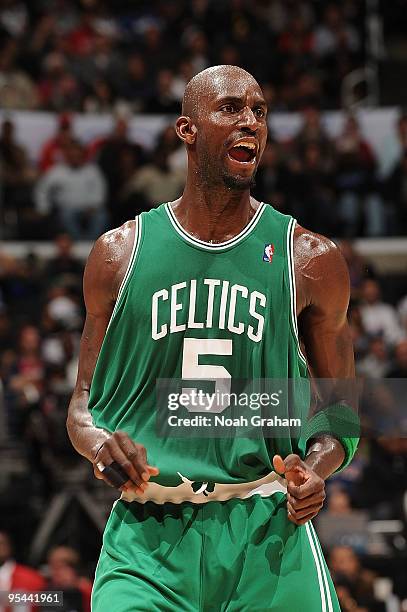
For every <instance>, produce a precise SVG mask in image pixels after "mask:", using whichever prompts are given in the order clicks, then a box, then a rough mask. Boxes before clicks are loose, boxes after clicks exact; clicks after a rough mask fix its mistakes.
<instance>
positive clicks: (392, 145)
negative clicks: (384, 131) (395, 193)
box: [378, 110, 407, 180]
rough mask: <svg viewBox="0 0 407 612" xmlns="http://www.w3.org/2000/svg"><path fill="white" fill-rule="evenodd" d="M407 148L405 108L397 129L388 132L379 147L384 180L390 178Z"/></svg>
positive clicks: (381, 172) (397, 121)
mask: <svg viewBox="0 0 407 612" xmlns="http://www.w3.org/2000/svg"><path fill="white" fill-rule="evenodd" d="M406 149H407V111H406V110H404V111H403V112H402V114H401V115H400V117H398V118H397V120H396V124H395V129H394V131H393V133H392V134H388V135H387V136H386V137H385V139H384V142H382V143H381V145H380V147H379V148H378V154H379V163H380V170H379V175H380V177H381V179H382V180H386V179H388V177H389V176H390V175H391V174H392V172H393V171H394V169H395V168H396V166H397V165H398V164H399V163H400V162H401V159H402V157H403V152H404V151H405V150H406Z"/></svg>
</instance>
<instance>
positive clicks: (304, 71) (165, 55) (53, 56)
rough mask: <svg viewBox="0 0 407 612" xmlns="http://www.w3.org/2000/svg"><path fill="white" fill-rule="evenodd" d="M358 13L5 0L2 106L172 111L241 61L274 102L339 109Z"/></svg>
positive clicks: (354, 2)
mask: <svg viewBox="0 0 407 612" xmlns="http://www.w3.org/2000/svg"><path fill="white" fill-rule="evenodd" d="M363 11H364V3H363V2H360V1H358V0H346V2H328V3H327V2H323V1H322V0H300V1H299V0H284V1H282V0H191V1H187V0H158V1H156V2H147V1H146V0H139V1H138V2H131V1H130V0H118V1H116V2H113V1H111V0H76V1H73V0H47V1H45V0H34V1H33V0H31V1H30V2H28V0H3V2H2V3H1V5H0V107H3V108H13V109H30V110H31V109H46V110H53V111H62V110H65V109H69V110H76V111H84V112H112V111H113V110H114V109H115V108H116V107H117V105H120V104H123V103H124V104H126V105H127V106H129V107H130V108H131V109H132V110H133V111H137V112H146V113H162V112H164V113H165V112H177V111H178V109H179V102H180V100H181V98H182V94H183V90H184V86H185V83H186V82H187V81H188V80H189V79H190V78H191V77H192V76H194V74H196V73H197V72H199V71H200V70H203V69H204V68H206V67H208V66H210V65H214V64H237V65H239V66H242V67H244V68H247V69H248V70H249V71H250V72H252V73H253V74H254V75H255V77H256V78H257V79H258V81H259V82H260V83H261V84H262V85H263V86H264V88H265V91H266V92H267V97H268V99H269V102H270V106H272V107H273V108H275V109H280V110H281V109H282V110H297V109H300V108H302V107H303V106H304V104H309V103H313V104H317V105H319V106H321V107H323V108H338V107H339V106H340V97H341V95H340V94H341V91H340V88H341V82H342V79H343V77H344V76H345V75H346V74H348V73H349V72H351V71H352V70H354V69H355V68H358V67H360V66H361V65H363V64H364V59H365V58H364V53H365V48H364V43H363V39H364V35H365V16H364V12H363ZM269 57H270V58H271V57H272V58H273V61H271V62H267V61H265V59H266V58H269Z"/></svg>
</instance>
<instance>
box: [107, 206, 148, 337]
mask: <svg viewBox="0 0 407 612" xmlns="http://www.w3.org/2000/svg"><path fill="white" fill-rule="evenodd" d="M135 225H136V227H135V232H134V241H133V246H132V249H131V254H130V259H129V263H128V264H127V268H126V272H125V275H124V277H123V280H122V282H121V283H120V287H119V292H118V294H117V300H116V303H115V305H114V308H113V312H112V314H111V316H110V319H109V323H108V325H107V328H106V333H107V331H108V329H109V327H110V324H111V322H112V321H113V319H114V316H115V314H116V312H117V309H118V307H119V304H120V302H121V298H122V296H123V293H124V290H125V289H126V287H127V285H128V282H129V278H130V276H131V273H132V271H133V268H134V264H135V261H136V259H137V253H138V251H139V248H140V243H141V230H142V217H141V215H140V216H138V217H136V218H135Z"/></svg>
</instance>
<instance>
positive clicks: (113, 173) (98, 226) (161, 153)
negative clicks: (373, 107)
mask: <svg viewBox="0 0 407 612" xmlns="http://www.w3.org/2000/svg"><path fill="white" fill-rule="evenodd" d="M39 144H41V146H40V147H39V150H40V153H39V156H38V159H36V160H34V161H32V160H30V159H29V156H28V154H27V150H26V148H25V147H24V144H23V143H22V142H20V141H19V140H17V138H16V129H15V124H14V123H13V121H12V119H11V118H7V117H6V118H4V119H3V122H2V124H1V126H0V185H1V189H0V231H1V232H2V237H3V238H10V239H20V240H29V239H30V240H33V239H34V240H41V239H51V238H54V237H55V236H56V235H57V234H58V233H60V232H63V231H67V232H69V233H70V235H71V236H72V237H73V238H74V239H78V240H80V239H82V240H94V239H95V238H97V237H98V236H99V235H100V234H101V233H102V232H103V231H105V230H107V229H110V228H112V227H117V226H119V225H120V224H122V223H123V222H124V221H126V220H128V219H130V218H133V217H134V216H135V215H136V214H138V213H140V212H141V211H143V210H149V209H150V208H152V207H155V206H158V205H159V204H160V203H161V202H165V201H170V200H173V199H176V198H177V197H178V196H180V195H181V193H182V190H183V186H184V183H185V175H186V152H185V148H184V145H183V144H182V143H181V141H180V140H179V139H178V137H177V135H176V133H175V130H174V127H173V125H172V123H168V125H167V127H165V128H164V129H163V130H162V131H161V133H159V134H158V135H157V137H156V140H155V143H154V146H153V148H152V150H150V149H147V148H146V147H145V146H142V145H141V144H140V143H138V142H135V141H134V138H131V136H130V129H129V116H128V115H126V114H125V113H119V114H118V115H117V116H115V119H114V122H113V127H112V129H111V131H110V132H108V133H105V134H104V133H102V134H98V135H97V136H95V137H94V138H93V139H92V140H90V141H89V142H86V143H84V142H83V140H81V138H80V134H79V133H78V131H77V128H76V127H75V117H74V116H72V115H71V114H69V113H61V114H60V115H58V116H57V117H56V128H55V133H54V134H53V135H52V136H51V137H50V138H48V139H46V140H45V141H44V142H42V143H39ZM406 185H407V114H406V113H403V112H402V113H400V115H399V117H398V118H397V119H396V120H395V122H394V125H393V127H392V129H391V130H390V132H389V133H388V134H387V135H385V136H384V140H383V143H382V144H381V147H380V151H379V152H376V151H375V150H373V148H372V146H371V145H370V144H369V142H368V141H367V140H366V138H365V136H364V134H363V132H362V130H361V127H360V124H359V122H358V118H357V116H356V115H351V114H348V115H345V118H344V122H343V127H342V129H341V130H340V132H339V133H338V134H337V135H336V136H335V137H333V136H331V135H330V134H329V133H328V132H327V130H326V126H325V123H324V118H323V116H322V115H321V113H320V111H319V110H318V109H317V108H316V107H314V106H308V107H307V108H305V109H304V110H303V111H302V113H301V122H300V125H299V129H298V131H297V133H294V135H293V137H291V138H290V139H285V140H282V139H281V138H280V139H277V138H276V137H275V136H274V134H273V132H272V131H271V133H270V135H269V140H268V143H267V146H266V149H265V151H264V154H263V157H262V159H261V162H260V166H259V168H258V171H257V176H256V187H255V188H254V189H253V195H254V196H255V197H257V198H258V199H259V200H261V201H265V202H269V203H272V204H273V206H274V207H275V208H277V209H278V210H280V211H281V212H283V213H289V214H292V215H293V216H294V217H296V218H297V219H298V221H299V223H300V224H301V225H303V226H305V227H307V228H309V229H311V230H314V231H317V232H320V233H322V234H326V235H329V236H336V237H348V238H349V237H355V236H369V237H372V236H392V235H404V236H405V235H406V234H407V189H406Z"/></svg>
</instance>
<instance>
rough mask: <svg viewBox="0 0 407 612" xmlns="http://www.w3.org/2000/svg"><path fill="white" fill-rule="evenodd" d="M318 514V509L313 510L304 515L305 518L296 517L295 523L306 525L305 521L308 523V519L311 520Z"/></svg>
mask: <svg viewBox="0 0 407 612" xmlns="http://www.w3.org/2000/svg"><path fill="white" fill-rule="evenodd" d="M317 514H318V511H317V512H312V513H311V514H308V515H307V516H304V518H300V519H295V523H296V525H305V523H308V521H311V520H312V519H313V518H315V517H316V515H317Z"/></svg>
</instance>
